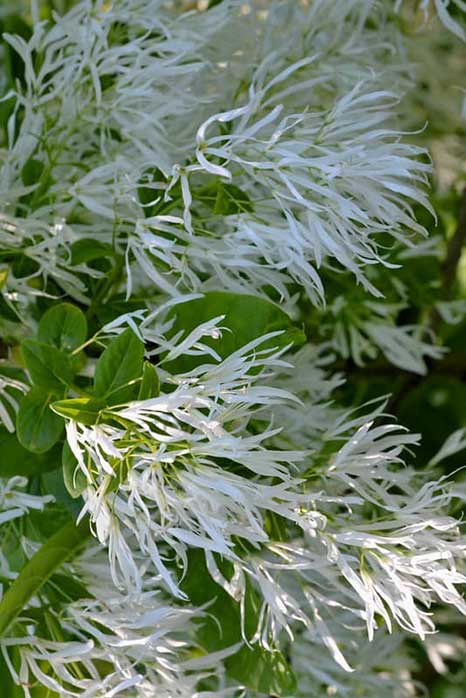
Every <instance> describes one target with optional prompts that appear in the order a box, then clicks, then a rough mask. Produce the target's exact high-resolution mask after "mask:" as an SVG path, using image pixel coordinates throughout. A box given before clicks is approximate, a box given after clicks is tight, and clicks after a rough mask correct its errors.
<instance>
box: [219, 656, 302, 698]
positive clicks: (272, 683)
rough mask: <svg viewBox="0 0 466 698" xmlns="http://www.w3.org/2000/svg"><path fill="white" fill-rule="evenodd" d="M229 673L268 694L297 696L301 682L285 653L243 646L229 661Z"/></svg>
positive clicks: (252, 687) (226, 663)
mask: <svg viewBox="0 0 466 698" xmlns="http://www.w3.org/2000/svg"><path fill="white" fill-rule="evenodd" d="M225 668H226V671H227V674H228V675H229V676H231V677H232V678H233V679H236V681H239V682H240V683H242V684H244V685H245V686H247V687H248V688H250V689H252V690H253V691H258V692H259V693H265V694H267V695H271V694H272V695H277V696H283V695H295V691H296V687H297V683H296V677H295V675H294V674H293V672H292V670H291V668H290V665H289V664H288V662H287V661H286V659H285V657H284V655H283V654H282V652H279V651H277V652H267V651H266V650H264V649H262V648H261V647H258V646H257V645H255V646H254V648H253V649H249V647H242V648H241V649H240V650H239V651H238V652H236V654H234V655H233V656H232V657H227V659H226V660H225Z"/></svg>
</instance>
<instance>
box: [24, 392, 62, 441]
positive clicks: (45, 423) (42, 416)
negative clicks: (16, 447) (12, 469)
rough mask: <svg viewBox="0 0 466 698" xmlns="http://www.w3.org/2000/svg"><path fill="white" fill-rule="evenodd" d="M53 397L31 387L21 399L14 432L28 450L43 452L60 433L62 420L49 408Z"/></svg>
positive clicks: (58, 437)
mask: <svg viewBox="0 0 466 698" xmlns="http://www.w3.org/2000/svg"><path fill="white" fill-rule="evenodd" d="M53 397H54V396H53V395H52V394H50V393H47V392H44V390H42V388H32V390H30V391H29V393H28V394H27V395H25V396H24V398H23V399H22V401H21V405H20V407H19V410H18V414H17V416H16V433H17V435H18V440H19V442H20V443H21V445H22V446H24V448H26V449H27V450H28V451H33V452H35V453H44V452H45V451H48V450H49V449H50V448H52V446H53V445H54V444H56V442H57V441H58V440H59V439H60V437H61V435H62V432H63V428H64V425H65V424H64V421H63V419H62V418H61V417H59V416H58V415H56V414H54V413H53V412H52V410H51V409H50V403H51V401H52V400H53Z"/></svg>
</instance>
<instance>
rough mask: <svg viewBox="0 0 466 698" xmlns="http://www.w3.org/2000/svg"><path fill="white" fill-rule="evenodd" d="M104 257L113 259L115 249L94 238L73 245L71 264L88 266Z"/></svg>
mask: <svg viewBox="0 0 466 698" xmlns="http://www.w3.org/2000/svg"><path fill="white" fill-rule="evenodd" d="M102 257H113V248H112V246H111V245H110V244H109V243H108V242H101V241H100V240H94V239H92V238H83V239H82V240H77V241H76V242H74V243H73V244H72V245H71V264H72V266H76V265H77V264H87V262H93V261H94V260H95V259H101V258H102Z"/></svg>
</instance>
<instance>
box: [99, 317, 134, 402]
mask: <svg viewBox="0 0 466 698" xmlns="http://www.w3.org/2000/svg"><path fill="white" fill-rule="evenodd" d="M143 361H144V344H143V343H142V342H141V340H140V339H139V338H138V337H136V335H135V334H134V332H133V331H132V330H131V329H127V330H125V331H124V332H122V333H121V334H119V335H118V336H117V337H115V339H113V340H112V341H111V342H110V344H109V345H108V347H107V348H106V349H105V351H104V352H103V354H102V355H101V356H100V358H99V360H98V361H97V365H96V368H95V377H94V390H95V394H96V395H97V397H100V398H102V399H104V400H105V402H106V404H107V405H118V404H121V403H124V402H128V401H130V400H135V399H136V398H137V395H138V388H139V385H138V382H137V381H138V378H140V377H141V374H142V366H143Z"/></svg>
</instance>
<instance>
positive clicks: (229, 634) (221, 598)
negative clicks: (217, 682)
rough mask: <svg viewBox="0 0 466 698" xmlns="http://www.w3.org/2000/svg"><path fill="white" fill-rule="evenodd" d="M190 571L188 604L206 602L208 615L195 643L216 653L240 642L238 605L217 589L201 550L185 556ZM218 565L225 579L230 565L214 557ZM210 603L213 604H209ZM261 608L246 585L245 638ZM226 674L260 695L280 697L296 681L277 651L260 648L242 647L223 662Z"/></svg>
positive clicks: (291, 689)
mask: <svg viewBox="0 0 466 698" xmlns="http://www.w3.org/2000/svg"><path fill="white" fill-rule="evenodd" d="M188 559H189V568H188V574H187V575H186V577H185V579H184V582H183V584H182V587H183V591H185V592H186V593H187V594H188V596H189V598H190V600H191V602H192V603H193V604H194V605H196V606H202V605H203V604H206V603H209V608H208V613H207V614H206V617H205V619H204V620H203V621H202V625H200V627H199V628H198V631H197V640H198V642H199V644H200V645H201V646H202V647H203V648H204V649H205V650H206V652H216V651H218V650H221V649H224V648H226V647H229V646H231V645H234V644H236V643H237V642H240V641H241V640H242V634H241V613H240V607H239V604H238V603H237V602H236V601H234V599H232V598H231V596H230V595H229V594H227V593H226V591H225V590H224V589H222V587H220V586H218V585H217V584H216V583H215V582H214V581H213V579H212V577H211V576H210V575H209V573H208V571H207V568H206V565H205V560H204V555H203V553H202V551H200V550H190V551H189V553H188ZM217 564H218V565H219V567H220V568H221V569H222V572H223V573H224V574H225V575H226V576H227V577H228V576H229V575H228V574H227V572H228V569H230V572H231V571H232V570H231V565H230V564H229V563H225V562H222V561H221V559H220V558H217ZM212 600H213V603H212ZM260 608H261V600H260V598H259V595H258V593H257V592H256V591H255V590H254V589H253V587H252V586H251V585H250V584H249V583H248V584H247V587H246V597H245V609H244V623H245V631H246V635H247V636H249V637H252V635H254V632H255V630H256V627H257V622H258V619H259V614H260ZM225 668H226V670H227V674H228V675H229V676H230V677H231V678H233V679H235V680H236V681H238V682H240V683H241V684H244V685H245V686H246V687H247V688H250V689H252V690H255V691H259V692H260V693H265V694H268V695H270V694H277V695H279V696H281V695H284V694H289V693H293V692H294V691H295V690H296V678H295V676H294V674H293V672H292V670H291V667H290V666H289V664H288V662H287V661H286V659H285V657H284V655H283V654H282V653H281V652H279V651H276V652H268V651H267V650H264V649H262V648H261V647H258V646H255V647H254V649H252V650H251V649H249V647H246V646H244V647H242V648H241V649H240V650H239V651H238V652H236V653H235V654H234V655H232V656H231V657H228V658H227V659H226V660H225Z"/></svg>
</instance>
